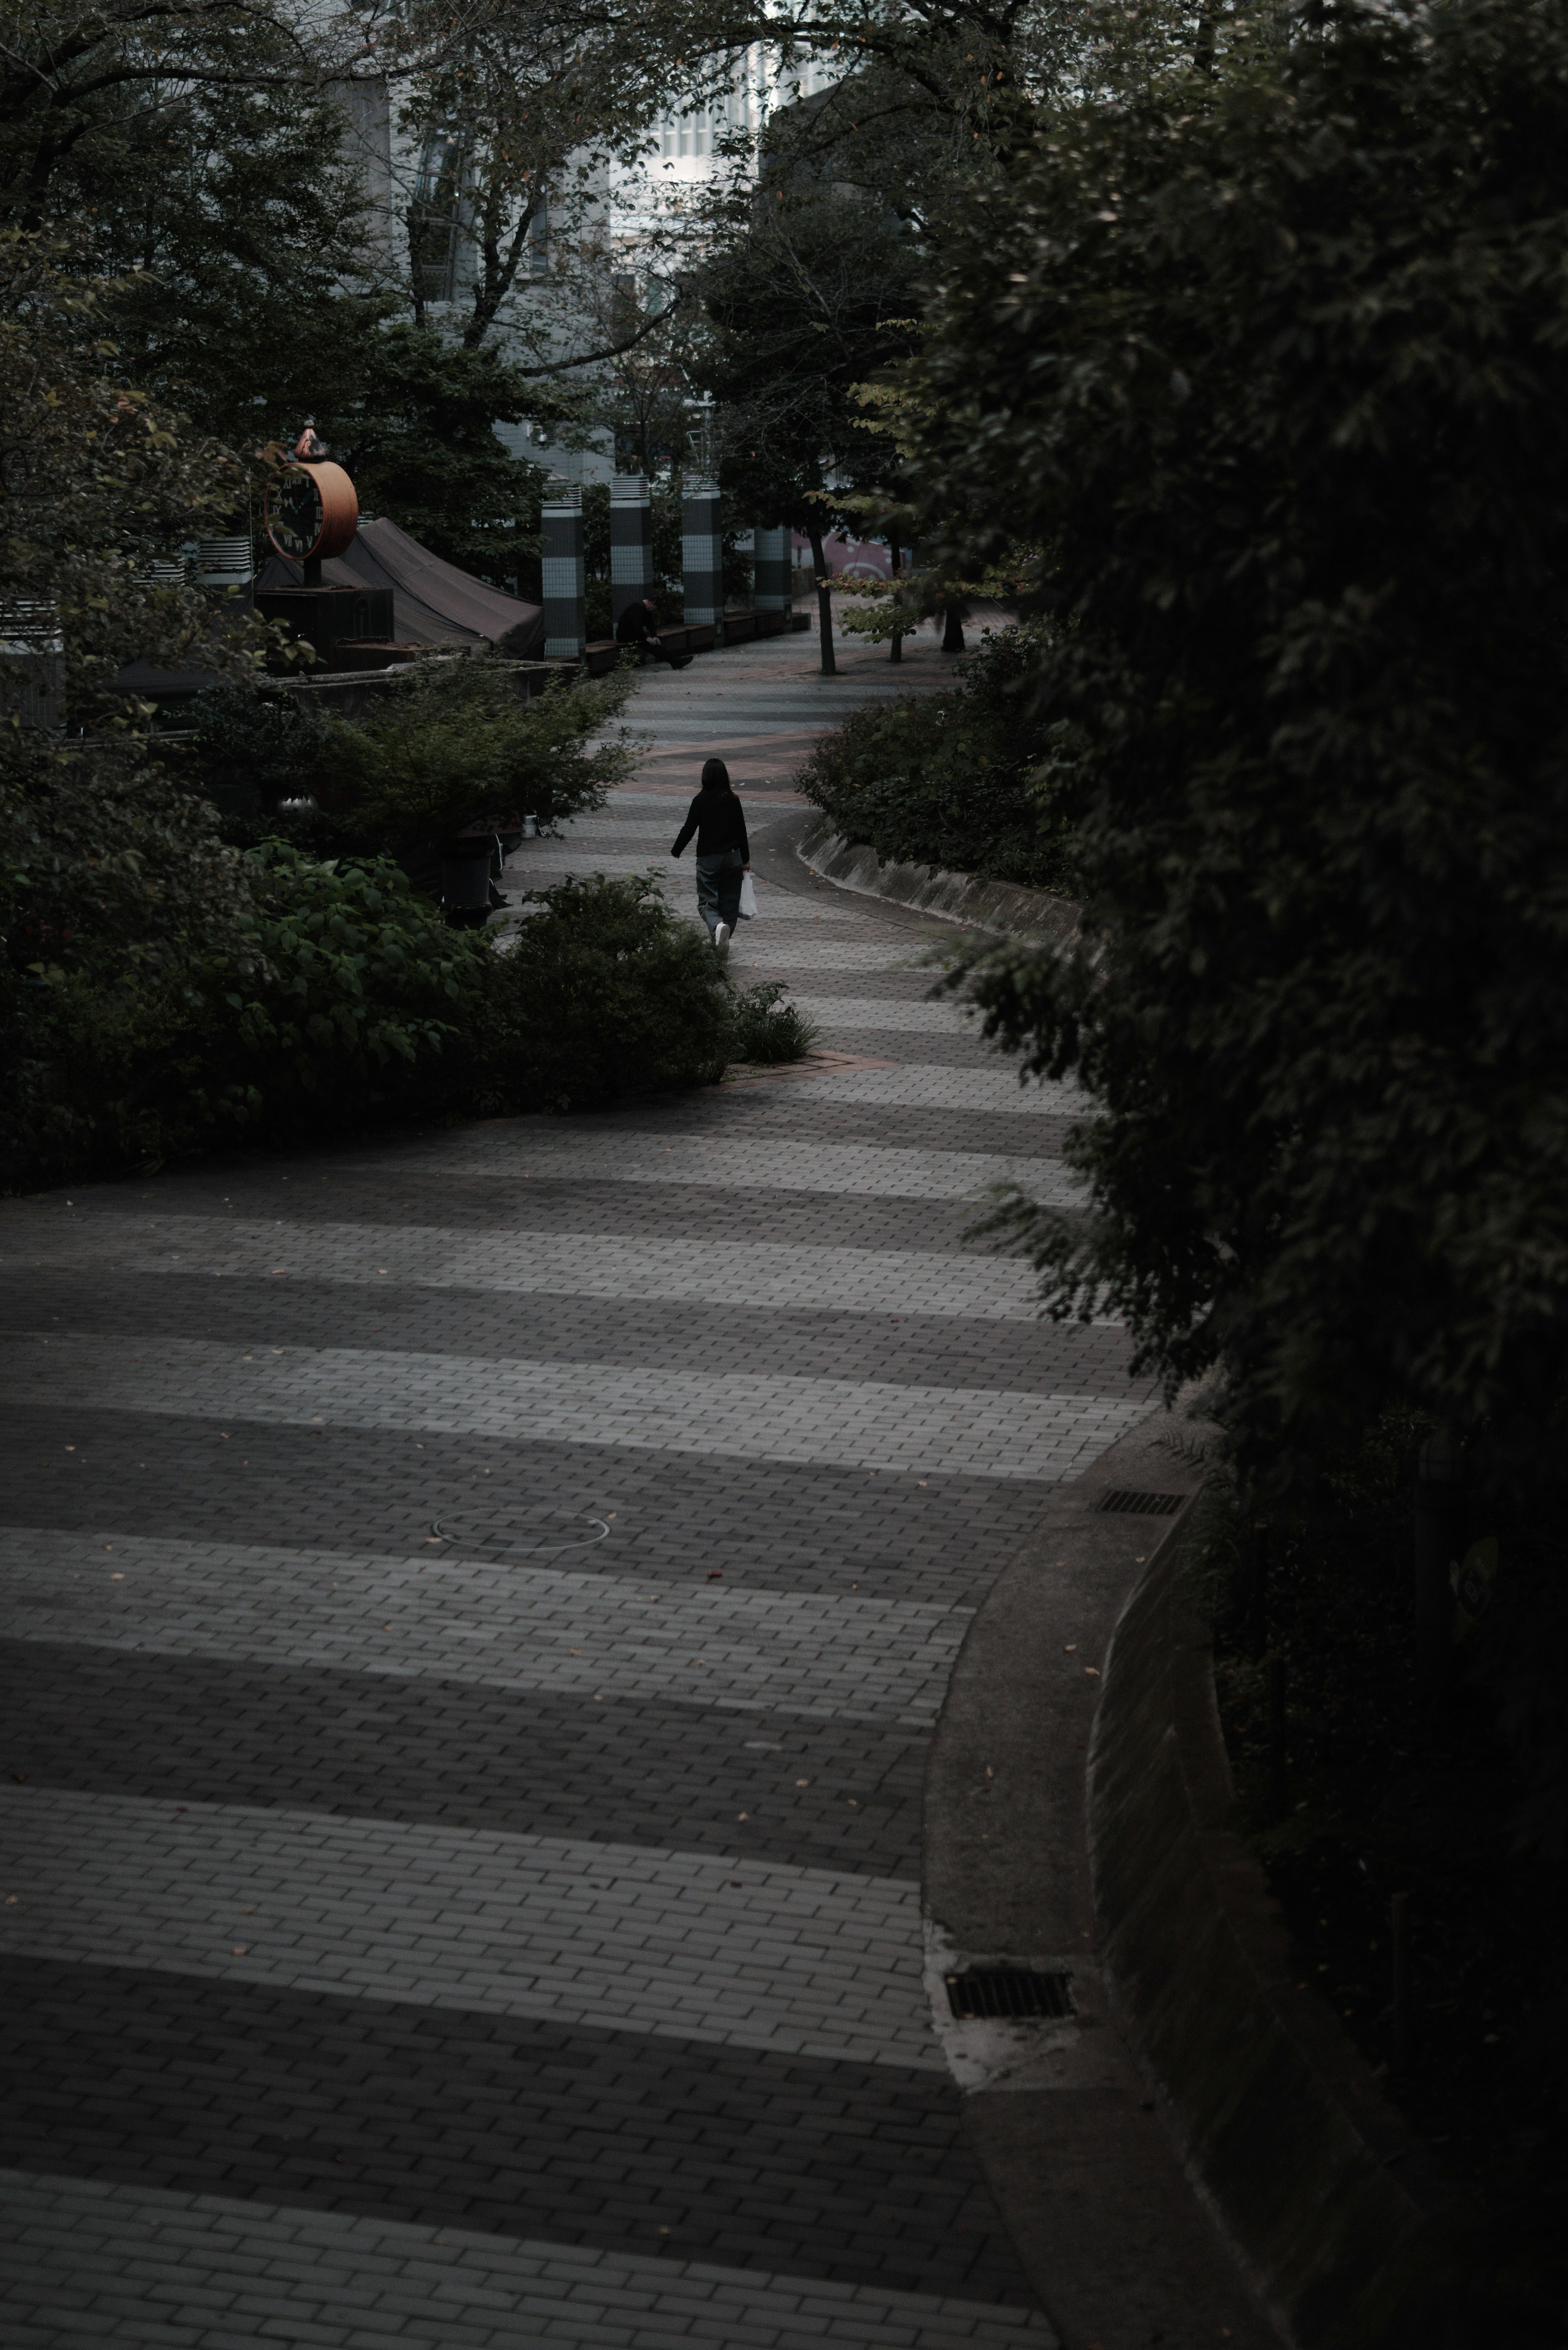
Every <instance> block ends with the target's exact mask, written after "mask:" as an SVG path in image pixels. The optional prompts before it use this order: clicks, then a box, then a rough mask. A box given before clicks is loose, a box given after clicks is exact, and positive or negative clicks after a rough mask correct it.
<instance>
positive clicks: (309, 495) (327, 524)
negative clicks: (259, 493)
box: [262, 461, 359, 563]
mask: <svg viewBox="0 0 1568 2350" xmlns="http://www.w3.org/2000/svg"><path fill="white" fill-rule="evenodd" d="M262 521H263V524H264V525H265V530H266V535H267V537H268V538H269V540H270V541H271V542H272V545H273V546H275V548H276V549H277V552H278V553H279V555H286V556H288V558H289V560H290V562H292V563H305V562H307V561H309V560H310V559H311V558H312V557H315V558H317V560H321V559H323V558H325V557H326V556H332V555H341V554H342V553H343V552H344V550H345V549H346V548H347V547H348V546H349V545H350V544H351V542H352V540H353V536H354V533H355V532H356V530H358V527H359V501H358V498H357V497H356V496H355V494H354V484H353V483H352V482H351V481H350V480H349V478H348V474H347V473H345V472H344V471H343V468H342V466H341V465H333V464H328V463H326V462H325V461H320V462H317V463H314V464H308V465H306V464H299V463H290V464H287V465H284V466H280V468H279V469H278V472H277V473H276V475H275V478H274V480H273V481H271V482H270V483H269V484H268V485H267V493H266V498H265V503H264V504H263V506H262Z"/></svg>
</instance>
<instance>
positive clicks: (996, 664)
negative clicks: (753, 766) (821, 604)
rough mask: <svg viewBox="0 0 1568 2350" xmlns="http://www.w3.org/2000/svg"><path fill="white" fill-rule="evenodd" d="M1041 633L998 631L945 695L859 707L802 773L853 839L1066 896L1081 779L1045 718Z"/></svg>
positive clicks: (890, 854) (805, 784) (899, 856)
mask: <svg viewBox="0 0 1568 2350" xmlns="http://www.w3.org/2000/svg"><path fill="white" fill-rule="evenodd" d="M1039 652H1040V633H1039V631H1038V629H1033V628H1011V629H1000V630H995V631H991V630H988V631H987V633H986V634H985V635H984V636H983V637H982V638H981V642H980V645H979V648H978V650H976V651H974V652H973V653H971V654H970V655H969V656H968V657H967V659H965V660H962V661H961V662H959V663H958V665H957V673H956V681H955V682H954V683H953V684H952V685H951V686H950V687H949V688H948V689H947V691H944V692H941V693H933V694H928V695H925V696H916V695H913V694H911V695H909V696H908V697H907V698H905V699H904V700H902V701H900V702H895V703H894V704H893V706H892V707H891V708H890V709H886V708H884V709H880V710H877V709H869V710H857V711H856V712H853V713H852V714H851V716H850V717H848V718H847V719H846V721H845V723H844V724H843V725H842V726H840V727H838V728H837V729H836V731H835V732H834V733H831V734H829V735H827V736H826V737H825V738H824V740H823V741H822V742H821V743H819V744H818V746H817V748H816V750H815V752H814V753H813V754H812V756H811V758H810V759H809V760H808V761H807V763H806V764H805V768H804V770H803V771H802V774H801V776H800V789H801V790H802V792H804V794H805V796H806V798H807V799H809V800H811V801H813V802H814V803H815V806H817V807H819V808H821V809H822V811H823V813H824V815H825V816H829V817H831V819H832V821H833V824H834V827H835V829H836V831H837V832H839V833H840V834H842V836H843V837H844V838H845V839H846V840H852V841H868V842H869V843H870V845H871V847H873V848H875V850H876V851H877V855H878V857H882V858H888V860H890V861H891V862H894V863H899V864H904V863H908V864H915V865H937V866H940V867H943V868H945V869H946V870H948V871H950V872H957V873H974V874H978V875H979V876H980V877H981V879H985V880H988V881H991V880H998V881H1017V882H1022V883H1023V885H1024V886H1025V887H1026V888H1028V889H1053V890H1057V891H1060V892H1062V893H1063V894H1069V893H1070V891H1071V889H1072V875H1073V858H1072V844H1073V823H1074V818H1075V813H1076V808H1077V800H1078V775H1077V770H1076V768H1075V765H1074V763H1073V760H1072V756H1071V749H1072V746H1071V744H1070V743H1068V742H1067V741H1066V740H1064V738H1063V736H1062V733H1061V730H1060V729H1054V728H1052V727H1050V726H1048V725H1047V724H1045V723H1044V722H1043V721H1042V720H1041V719H1040V718H1039V717H1038V716H1037V714H1036V712H1035V711H1034V708H1033V700H1032V696H1031V693H1030V690H1029V688H1030V681H1031V676H1032V672H1033V668H1034V666H1035V664H1036V663H1037V661H1038V660H1039Z"/></svg>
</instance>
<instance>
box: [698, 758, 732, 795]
mask: <svg viewBox="0 0 1568 2350" xmlns="http://www.w3.org/2000/svg"><path fill="white" fill-rule="evenodd" d="M702 788H703V790H704V791H705V792H727V791H728V790H729V789H730V788H731V785H730V770H729V769H728V767H726V765H725V764H724V762H723V761H722V759H705V760H704V761H703V763H702Z"/></svg>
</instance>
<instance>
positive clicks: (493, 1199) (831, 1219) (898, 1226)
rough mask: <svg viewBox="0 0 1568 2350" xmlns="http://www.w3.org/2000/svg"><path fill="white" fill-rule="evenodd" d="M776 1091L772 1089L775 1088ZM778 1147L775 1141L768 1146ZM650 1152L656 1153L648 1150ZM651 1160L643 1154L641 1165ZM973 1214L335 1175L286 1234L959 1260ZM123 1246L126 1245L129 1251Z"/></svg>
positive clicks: (773, 1193) (257, 1184)
mask: <svg viewBox="0 0 1568 2350" xmlns="http://www.w3.org/2000/svg"><path fill="white" fill-rule="evenodd" d="M781 1082H782V1080H781ZM775 1139H776V1138H775ZM654 1148H655V1149H658V1148H659V1146H658V1145H655V1146H654ZM650 1155H651V1154H650ZM276 1186H277V1179H276V1177H275V1175H273V1174H271V1172H270V1170H268V1171H267V1172H266V1174H265V1179H264V1176H263V1175H262V1174H260V1173H253V1172H252V1171H251V1170H243V1171H241V1170H236V1171H235V1172H234V1173H232V1174H228V1175H224V1176H223V1177H222V1178H221V1179H219V1180H216V1181H215V1182H213V1183H210V1184H202V1185H200V1186H197V1185H195V1184H194V1183H193V1182H192V1183H187V1184H185V1185H183V1186H182V1187H181V1188H180V1189H179V1190H176V1189H175V1188H174V1187H173V1186H171V1187H170V1189H169V1190H168V1191H167V1192H166V1191H163V1190H162V1189H160V1191H159V1193H158V1196H157V1212H158V1214H159V1215H161V1216H217V1217H223V1218H233V1219H235V1220H239V1221H245V1222H250V1221H254V1219H256V1218H258V1217H262V1218H265V1217H272V1216H275V1214H276V1212H277V1198H276ZM151 1205H152V1203H151V1201H143V1200H141V1199H140V1198H139V1199H136V1200H129V1199H127V1198H126V1197H125V1195H124V1194H123V1193H116V1192H105V1191H94V1192H90V1193H88V1195H87V1197H86V1199H85V1200H84V1201H81V1202H79V1203H78V1208H77V1209H76V1211H75V1212H77V1213H79V1214H80V1215H82V1216H83V1217H84V1218H88V1217H91V1216H92V1215H94V1214H102V1215H106V1216H114V1217H124V1216H128V1215H136V1214H140V1213H148V1212H151ZM976 1213H977V1210H976V1209H975V1208H974V1207H973V1206H971V1205H970V1204H968V1203H967V1202H966V1201H962V1200H923V1199H903V1198H898V1197H895V1196H891V1195H888V1194H884V1193H879V1192H878V1193H866V1192H854V1191H850V1192H845V1193H843V1194H842V1195H837V1194H834V1193H828V1192H822V1191H790V1190H784V1189H777V1188H773V1187H765V1186H762V1185H757V1186H747V1187H745V1188H743V1189H742V1188H737V1189H735V1190H729V1189H727V1188H726V1187H725V1186H724V1185H722V1184H720V1183H701V1182H691V1181H681V1182H669V1183H645V1182H643V1181H641V1180H637V1181H623V1180H618V1179H617V1178H615V1177H613V1176H593V1175H583V1176H580V1177H579V1176H573V1175H570V1174H567V1173H564V1172H563V1171H562V1170H560V1169H559V1168H558V1167H553V1168H551V1169H550V1170H547V1171H546V1170H544V1169H541V1170H540V1171H539V1172H538V1173H537V1174H533V1175H527V1176H524V1175H523V1174H522V1173H520V1172H519V1171H518V1170H515V1169H514V1168H505V1169H502V1170H498V1171H497V1172H495V1173H493V1174H489V1175H485V1174H480V1173H478V1172H476V1171H475V1170H474V1169H473V1168H472V1166H470V1167H465V1168H457V1167H454V1168H453V1169H452V1170H451V1172H450V1173H442V1174H439V1175H437V1174H432V1173H431V1170H429V1169H428V1168H426V1169H422V1170H419V1171H418V1172H416V1171H414V1170H412V1169H409V1170H404V1171H403V1172H402V1173H401V1174H400V1175H399V1176H398V1177H397V1179H396V1181H395V1182H393V1183H391V1184H385V1183H378V1184H376V1185H374V1186H371V1185H369V1184H366V1183H365V1182H364V1181H363V1180H361V1179H360V1178H358V1176H355V1175H351V1174H349V1173H348V1172H347V1171H345V1172H343V1173H341V1174H338V1175H334V1176H329V1177H322V1178H317V1180H315V1181H314V1182H312V1183H311V1184H309V1185H308V1186H302V1187H301V1193H300V1199H299V1200H298V1201H290V1202H289V1220H290V1222H291V1223H295V1224H304V1225H310V1224H315V1223H367V1224H410V1225H425V1224H436V1225H440V1226H441V1228H442V1229H443V1230H447V1231H454V1232H495V1231H504V1232H514V1233H516V1235H517V1237H518V1243H519V1246H522V1245H523V1244H524V1241H525V1236H526V1235H527V1234H528V1233H529V1232H587V1233H591V1234H593V1235H594V1236H595V1237H596V1238H597V1237H599V1236H601V1235H603V1234H606V1233H614V1234H616V1235H618V1236H619V1237H621V1238H623V1239H633V1238H639V1237H646V1238H648V1239H649V1240H695V1241H710V1240H712V1241H763V1242H771V1243H785V1244H788V1245H790V1246H794V1247H796V1248H813V1249H818V1248H876V1249H921V1250H925V1251H928V1252H930V1253H939V1254H943V1253H949V1252H961V1251H962V1249H963V1245H964V1243H963V1233H964V1229H965V1227H966V1225H969V1224H971V1223H972V1222H974V1218H975V1215H976ZM128 1245H135V1243H134V1240H133V1239H128Z"/></svg>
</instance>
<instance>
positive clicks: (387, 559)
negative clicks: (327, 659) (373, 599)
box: [255, 521, 545, 660]
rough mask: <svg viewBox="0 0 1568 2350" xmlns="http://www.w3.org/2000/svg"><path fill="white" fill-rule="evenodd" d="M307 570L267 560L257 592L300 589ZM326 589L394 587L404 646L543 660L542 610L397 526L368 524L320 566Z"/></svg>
mask: <svg viewBox="0 0 1568 2350" xmlns="http://www.w3.org/2000/svg"><path fill="white" fill-rule="evenodd" d="M304 577H305V575H304V571H303V569H302V567H301V566H300V565H299V564H297V563H291V562H289V561H288V560H287V559H286V557H285V556H281V555H274V556H268V558H267V560H266V561H265V563H264V564H263V565H262V567H261V569H260V570H259V571H258V572H257V574H256V582H255V584H256V586H257V587H261V588H267V587H301V586H302V585H303V584H304ZM321 584H322V586H323V587H389V588H390V589H391V591H392V611H393V616H394V617H393V628H394V630H395V633H396V636H397V639H398V642H399V643H400V644H405V645H451V644H460V645H472V644H480V643H489V644H493V645H494V646H496V647H497V648H498V650H500V651H502V652H504V653H506V654H509V655H510V656H511V658H512V659H513V660H535V659H537V657H538V655H539V654H540V652H541V651H542V650H543V649H544V643H545V615H544V612H543V610H542V609H541V608H540V607H539V606H538V605H537V604H524V603H522V602H520V601H519V600H518V598H516V597H515V596H504V595H503V594H502V593H501V590H500V589H499V587H490V586H488V585H487V583H486V582H485V581H484V580H483V579H476V578H475V577H473V574H472V572H471V571H460V570H459V569H458V567H457V566H456V564H455V563H446V562H443V561H442V559H441V556H439V555H432V554H431V551H430V549H429V547H428V546H421V545H420V543H419V540H418V539H417V538H410V536H409V534H408V532H407V531H406V530H400V529H399V527H398V525H397V524H396V523H395V522H386V521H380V522H362V523H361V524H360V525H359V528H358V531H357V533H356V534H355V536H354V540H353V543H352V544H351V546H349V548H348V552H347V554H344V555H339V556H332V557H330V558H329V559H328V560H327V562H325V563H323V565H322V567H321Z"/></svg>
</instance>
